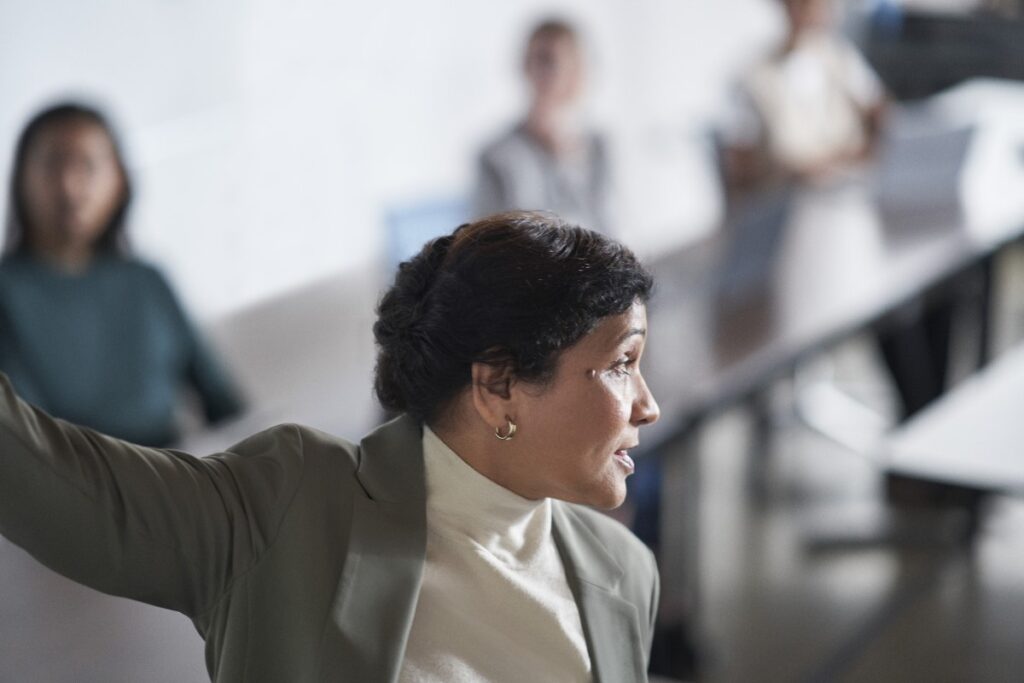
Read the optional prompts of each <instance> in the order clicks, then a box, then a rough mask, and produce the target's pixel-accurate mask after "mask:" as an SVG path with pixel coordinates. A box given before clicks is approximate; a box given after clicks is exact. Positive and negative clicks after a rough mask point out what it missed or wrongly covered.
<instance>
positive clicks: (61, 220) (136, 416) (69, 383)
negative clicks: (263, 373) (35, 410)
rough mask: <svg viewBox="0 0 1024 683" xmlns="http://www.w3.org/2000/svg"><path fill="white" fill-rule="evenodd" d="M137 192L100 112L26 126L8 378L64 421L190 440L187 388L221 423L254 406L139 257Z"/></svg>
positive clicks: (17, 173) (75, 109) (155, 439)
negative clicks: (129, 219)
mask: <svg viewBox="0 0 1024 683" xmlns="http://www.w3.org/2000/svg"><path fill="white" fill-rule="evenodd" d="M131 195H132V189H131V180H130V178H129V177H128V173H127V170H126V165H125V162H124V158H123V155H122V153H121V151H120V149H119V146H118V143H117V140H116V137H115V135H114V133H113V130H112V128H111V126H110V125H109V124H108V122H107V120H106V118H105V117H104V116H103V115H102V114H101V113H100V112H98V111H97V110H95V109H92V108H89V107H87V106H83V105H80V104H76V103H64V104H59V105H57V106H54V107H51V108H48V109H46V110H45V111H43V112H41V113H39V114H38V115H36V116H35V117H34V118H33V119H32V120H31V121H30V122H29V123H28V125H27V126H26V127H25V128H24V130H23V132H22V134H21V137H20V138H19V140H18V143H17V146H16V148H15V153H14V162H13V166H12V174H11V195H10V203H9V211H8V219H7V240H6V247H5V255H4V258H3V261H2V263H0V370H2V371H3V372H5V373H7V375H8V376H9V377H10V379H11V381H12V382H13V383H14V385H15V387H17V390H18V391H19V392H20V393H21V394H22V395H23V396H25V397H26V398H27V399H28V400H29V401H31V402H33V403H35V404H36V405H38V406H40V407H42V408H43V409H44V410H49V411H52V412H53V414H54V415H57V416H59V417H62V418H64V419H67V420H70V421H72V422H76V423H79V424H82V425H86V426H89V427H92V428H95V429H98V430H100V431H103V432H106V433H108V434H111V435H113V436H117V437H120V438H123V439H128V440H130V441H134V442H136V443H140V444H145V445H152V446H166V445H169V444H171V443H173V442H174V441H175V439H176V438H177V436H178V428H177V423H176V422H177V421H176V411H177V409H178V407H179V405H180V399H181V389H182V388H183V386H185V385H188V386H190V387H191V388H193V389H194V390H195V393H196V394H197V395H198V398H199V400H200V402H201V404H202V410H203V413H204V415H205V418H206V420H207V421H209V422H217V421H220V420H224V419H226V418H229V417H231V416H233V415H236V414H238V413H239V412H240V410H241V408H242V402H241V399H240V396H239V393H238V391H237V390H236V388H235V387H234V385H233V384H232V382H231V381H230V380H229V378H228V377H227V375H226V374H225V373H224V371H223V369H222V368H221V366H220V364H219V363H218V362H217V360H216V358H214V356H213V355H212V354H211V352H210V350H209V349H207V348H206V347H205V346H204V344H203V342H202V341H201V340H200V339H199V337H198V336H197V334H196V331H195V329H194V328H193V326H192V325H191V323H190V322H189V320H188V318H187V317H186V315H185V314H184V312H183V311H182V309H181V306H180V305H179V303H178V301H177V299H176V297H175V295H174V294H173V292H172V291H171V289H170V287H169V286H168V283H167V281H166V280H165V279H164V277H163V276H162V275H161V274H160V273H159V271H157V270H156V269H155V268H154V267H153V266H151V265H148V264H146V263H143V262H142V261H140V260H138V259H137V258H135V257H134V256H132V254H131V251H130V249H129V248H128V245H127V241H126V239H125V217H126V214H127V211H128V207H129V203H130V200H131Z"/></svg>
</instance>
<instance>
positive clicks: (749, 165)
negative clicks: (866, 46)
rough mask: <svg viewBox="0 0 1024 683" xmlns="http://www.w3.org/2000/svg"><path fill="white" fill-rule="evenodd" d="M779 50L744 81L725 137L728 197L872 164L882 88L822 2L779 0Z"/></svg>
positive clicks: (744, 78) (727, 125)
mask: <svg viewBox="0 0 1024 683" xmlns="http://www.w3.org/2000/svg"><path fill="white" fill-rule="evenodd" d="M780 4H781V5H782V7H783V9H784V11H785V15H786V20H787V28H786V33H785V37H784V39H783V41H782V44H781V45H780V46H779V48H778V49H777V50H775V51H774V52H773V53H772V54H771V55H769V56H768V58H767V59H765V60H764V61H762V62H761V63H759V64H757V65H756V66H755V67H754V68H753V69H751V70H750V71H749V72H748V73H746V74H745V75H744V76H743V78H742V80H741V83H740V86H739V88H738V90H737V93H736V95H735V103H734V105H733V107H732V110H731V112H730V116H729V120H728V121H727V122H726V125H725V127H724V129H723V132H722V142H723V146H724V150H723V152H724V155H723V156H724V158H723V164H724V169H723V170H724V173H725V179H726V183H727V187H728V188H729V190H730V191H740V192H742V191H744V190H750V189H755V188H763V187H765V186H771V185H778V184H784V183H789V182H794V181H797V182H801V181H810V182H813V181H815V180H816V179H821V178H823V177H825V176H828V175H830V174H833V173H835V172H837V171H840V170H842V169H843V168H846V167H848V166H850V165H855V164H858V163H860V162H862V161H864V160H866V159H868V158H870V157H871V155H872V153H873V152H874V150H875V148H876V145H877V142H878V137H879V131H880V124H881V120H882V113H883V110H884V105H885V95H884V90H883V87H882V85H881V83H880V81H879V80H878V78H877V77H876V76H875V74H874V72H873V71H872V70H871V67H870V66H868V64H867V62H865V61H864V59H863V58H862V57H861V55H860V53H859V52H858V51H857V50H856V48H855V47H854V46H853V45H852V44H851V43H849V42H848V41H847V40H846V39H844V38H843V37H842V36H840V35H839V34H837V33H836V32H834V31H833V30H832V28H831V17H830V9H829V3H828V1H827V0H780Z"/></svg>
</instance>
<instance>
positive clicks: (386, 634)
mask: <svg viewBox="0 0 1024 683" xmlns="http://www.w3.org/2000/svg"><path fill="white" fill-rule="evenodd" d="M356 478H357V480H358V481H359V484H360V485H361V487H362V489H363V491H364V492H365V494H366V495H365V496H361V495H358V493H357V494H356V495H354V496H353V499H352V522H351V526H350V528H349V533H348V549H347V553H346V559H345V565H344V567H343V569H342V573H341V578H340V580H339V581H338V588H337V590H336V591H335V598H334V604H333V606H332V608H331V612H332V614H331V620H330V623H329V624H328V625H327V631H326V632H325V634H324V637H325V642H324V646H323V654H324V659H323V668H322V673H321V679H322V680H324V681H334V680H345V681H349V680H351V681H366V682H367V683H393V682H394V681H397V680H398V675H399V673H400V672H401V664H402V659H403V657H404V655H405V645H406V642H407V641H408V638H409V630H410V629H411V628H412V621H413V617H414V616H415V613H416V602H417V600H418V599H419V591H420V583H421V582H422V579H423V564H424V558H425V556H426V539H427V532H426V486H425V484H424V477H423V445H422V427H421V426H420V423H419V422H418V421H416V420H414V419H413V418H410V417H408V416H402V417H399V418H397V419H395V420H392V421H391V422H389V423H387V424H385V425H383V426H382V427H380V428H378V429H377V430H376V431H374V432H372V433H371V434H369V435H368V436H367V437H366V438H364V439H363V441H362V442H361V443H360V459H359V465H358V467H357V470H356Z"/></svg>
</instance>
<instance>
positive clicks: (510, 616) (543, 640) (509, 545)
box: [400, 427, 591, 683]
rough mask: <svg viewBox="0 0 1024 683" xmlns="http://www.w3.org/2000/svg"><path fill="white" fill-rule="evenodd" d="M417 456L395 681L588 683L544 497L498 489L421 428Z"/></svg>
mask: <svg viewBox="0 0 1024 683" xmlns="http://www.w3.org/2000/svg"><path fill="white" fill-rule="evenodd" d="M423 457H424V462H425V471H426V485H427V557H426V564H425V566H424V570H423V584H422V586H421V587H420V595H419V601H418V602H417V603H416V614H415V617H414V618H413V623H412V631H411V632H410V634H409V642H408V645H407V646H406V650H405V660H404V662H403V663H402V673H401V677H400V681H401V682H402V683H413V682H415V683H434V682H437V683H441V682H444V683H482V682H484V681H487V682H488V683H498V682H503V681H509V682H515V683H521V682H522V681H535V682H537V683H543V682H545V681H551V682H552V683H555V682H557V683H572V682H574V681H590V680H591V671H590V656H589V654H588V653H587V644H586V641H585V639H584V637H583V625H582V623H581V622H580V615H579V610H578V609H577V607H576V602H575V600H574V599H573V596H572V592H571V591H570V589H569V584H568V582H567V581H566V577H565V569H564V568H563V566H562V561H561V558H560V557H559V555H558V550H557V548H556V547H555V542H554V538H553V537H552V534H551V501H550V500H549V499H544V500H527V499H526V498H522V497H520V496H518V495H516V494H514V493H512V492H511V491H509V490H508V489H505V488H503V487H501V486H499V485H498V484H496V483H494V482H493V481H491V480H490V479H488V478H486V477H484V476H483V475H482V474H480V473H478V472H477V471H476V470H474V469H473V468H472V467H470V466H469V465H468V464H467V463H466V462H465V461H464V460H462V458H460V457H459V456H458V455H456V454H455V453H454V452H453V451H452V450H451V449H450V448H448V446H446V445H445V444H444V442H442V441H441V440H440V439H439V438H438V437H437V436H436V435H435V434H434V433H433V432H432V431H430V429H429V428H426V427H424V429H423Z"/></svg>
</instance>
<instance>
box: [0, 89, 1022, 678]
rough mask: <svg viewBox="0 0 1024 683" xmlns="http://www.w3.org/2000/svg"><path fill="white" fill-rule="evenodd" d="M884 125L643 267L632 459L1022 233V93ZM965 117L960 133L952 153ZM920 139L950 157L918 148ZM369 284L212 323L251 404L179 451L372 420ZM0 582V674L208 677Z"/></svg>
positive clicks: (184, 652)
mask: <svg viewBox="0 0 1024 683" xmlns="http://www.w3.org/2000/svg"><path fill="white" fill-rule="evenodd" d="M922 122H923V123H922ZM896 124H897V126H901V125H906V127H907V130H908V131H909V132H908V133H907V136H906V138H905V139H904V140H903V142H907V141H908V140H909V143H908V144H906V145H904V146H903V147H902V148H901V147H900V145H901V144H903V143H902V142H900V141H899V140H897V141H896V142H894V143H893V145H894V148H896V149H901V150H902V151H901V152H900V153H899V154H896V155H894V156H893V157H892V158H886V159H884V160H883V165H882V167H881V168H878V169H874V170H870V169H869V170H866V171H865V172H864V173H862V174H857V175H851V176H845V177H837V178H832V179H829V180H827V181H823V182H821V183H820V184H817V185H815V186H813V187H808V188H803V189H800V190H797V191H794V192H785V193H783V194H781V195H779V196H777V197H768V198H766V201H765V203H764V204H763V205H761V206H760V207H758V208H757V209H756V210H754V211H750V212H748V213H747V215H745V216H742V217H741V218H740V219H738V220H737V221H735V222H734V224H733V225H732V226H731V227H729V228H728V229H723V230H720V231H718V232H716V233H714V234H713V235H711V236H709V237H707V238H705V239H702V240H701V241H699V242H697V243H695V244H690V245H687V246H685V247H683V248H680V249H679V250H677V251H675V252H672V253H669V254H666V255H664V256H662V257H660V258H658V259H656V260H655V261H654V262H653V263H652V264H651V265H652V269H653V270H654V273H655V277H656V290H657V291H656V294H655V298H654V299H653V300H652V302H651V304H650V307H649V321H650V322H649V325H650V336H649V342H648V350H647V355H646V358H645V361H644V366H645V369H644V372H645V376H646V377H647V379H648V382H649V384H650V385H651V388H652V390H653V391H654V393H655V395H656V397H657V398H658V400H659V403H660V404H661V409H662V416H663V417H662V420H661V421H660V422H659V423H658V424H657V425H654V426H653V427H651V428H649V429H647V430H645V431H646V432H647V433H646V434H643V433H642V434H641V438H642V439H643V441H644V444H643V448H644V451H645V452H651V451H653V450H656V449H657V448H658V447H659V446H661V445H664V444H666V443H668V442H670V441H672V440H674V439H676V438H677V437H679V436H680V435H683V434H686V433H688V432H689V430H690V429H691V427H692V426H693V425H694V424H698V423H699V422H700V420H701V419H702V418H703V417H704V416H707V415H709V414H712V413H714V412H715V411H717V410H719V409H721V408H724V407H727V406H729V405H734V404H736V403H738V402H741V401H743V400H746V399H747V398H749V397H750V396H752V395H754V394H756V393H757V392H758V391H760V390H762V389H763V388H764V387H766V386H767V385H768V384H769V383H770V382H772V381H774V379H776V378H777V377H779V376H781V375H782V374H784V373H786V372H788V371H789V370H790V369H792V368H793V367H794V366H795V365H796V364H798V363H799V362H801V361H802V360H803V359H804V358H807V357H808V356H810V355H812V354H815V353H818V352H821V351H823V350H826V349H827V348H829V347H830V346H831V345H833V344H835V343H837V342H840V341H842V340H843V339H845V338H847V337H849V336H851V335H854V334H857V333H860V332H862V331H864V330H865V329H868V328H870V327H872V326H875V325H879V324H884V322H885V320H886V318H887V317H888V316H893V315H899V314H900V311H901V310H904V309H905V307H908V306H911V307H912V306H913V305H914V303H915V301H918V300H920V299H921V297H924V296H929V295H931V294H932V293H934V292H935V291H936V290H937V289H941V288H943V287H954V288H956V287H957V282H958V278H959V277H960V276H961V275H963V274H964V273H968V272H969V271H970V270H971V269H974V268H977V267H979V265H980V266H983V265H984V263H985V262H986V261H987V260H988V259H990V258H991V257H992V256H993V255H994V254H996V253H997V252H998V251H999V250H1000V249H1001V248H1002V247H1003V246H1005V245H1007V244H1009V243H1011V242H1013V241H1015V240H1017V239H1018V238H1019V237H1020V236H1021V235H1022V234H1024V88H1022V87H1021V86H1020V85H1019V84H1008V83H998V82H978V83H972V84H968V85H965V86H962V87H960V88H957V89H955V90H954V91H953V92H950V93H945V94H943V95H940V96H938V97H937V98H933V100H932V101H930V102H929V103H927V105H922V106H920V107H916V108H914V109H913V110H908V111H906V112H904V114H901V115H899V116H897V117H896ZM964 126H967V127H968V128H971V129H973V132H972V133H971V134H970V139H969V144H968V145H966V146H965V147H964V148H963V149H962V150H960V151H962V152H963V154H962V155H961V154H960V153H959V151H958V149H959V148H958V147H957V145H959V144H960V142H962V141H963V138H962V136H960V133H959V132H958V131H960V129H962V128H964ZM922 131H923V132H922ZM935 131H938V132H935ZM897 132H898V131H897ZM929 136H934V137H929ZM938 141H945V142H942V143H941V144H947V143H948V145H949V146H951V147H952V148H953V149H952V151H951V152H950V153H949V154H946V155H945V156H944V155H943V154H939V156H938V157H933V156H932V155H931V154H930V151H929V150H930V149H931V147H932V146H933V145H932V142H936V144H939V143H938ZM940 146H941V145H940ZM950 164H953V166H950ZM944 165H945V166H944ZM946 166H950V167H948V168H947V167H946ZM378 283H379V281H373V280H367V279H366V278H357V279H356V280H354V281H352V282H349V281H339V282H332V283H325V284H324V285H323V286H320V287H318V288H314V289H311V290H309V291H308V292H305V293H302V294H301V296H300V297H299V298H298V299H296V298H295V297H291V298H289V299H286V300H282V301H280V302H277V303H276V304H274V305H275V306H276V308H275V309H274V311H275V315H274V316H267V315H263V314H259V315H257V314H251V315H242V316H238V317H236V318H234V319H233V320H232V321H230V322H229V323H228V324H223V325H221V328H220V329H219V330H215V333H216V336H217V337H218V339H219V340H220V342H221V345H222V346H227V349H226V350H227V351H228V352H229V353H232V352H236V353H235V354H234V355H235V356H236V357H237V358H236V362H237V363H239V364H240V365H241V366H243V370H245V369H249V370H251V373H250V375H251V376H252V377H255V378H256V379H255V380H254V381H256V382H257V383H258V384H257V385H255V393H256V395H257V398H258V399H259V400H258V401H257V405H258V407H257V411H256V414H255V416H254V417H251V418H250V419H249V420H248V421H245V422H243V423H240V424H239V425H235V426H234V427H232V428H230V429H228V430H226V431H222V432H220V433H215V434H206V435H199V436H197V437H195V438H193V439H192V440H191V441H190V442H189V444H188V447H189V448H190V449H191V450H193V451H195V452H206V451H209V450H214V449H215V448H217V447H223V445H224V444H226V443H227V442H228V441H229V440H230V439H233V438H235V437H236V436H239V435H241V434H243V433H246V432H248V431H252V430H253V429H255V428H259V427H260V426H266V424H268V423H272V422H277V421H285V420H300V421H303V422H306V423H311V424H313V426H316V427H320V428H323V429H326V430H328V431H332V432H334V433H338V434H341V435H342V436H345V437H348V438H358V436H359V435H360V434H361V433H362V432H363V431H365V430H366V429H367V428H368V427H369V426H371V424H372V422H373V421H374V420H375V419H376V418H377V417H378V415H377V413H376V412H375V410H374V409H373V408H372V405H373V404H372V398H371V392H370V386H371V385H370V377H371V372H372V366H373V346H372V340H371V338H370V336H369V323H370V321H372V305H373V299H374V298H375V288H376V286H377V284H378ZM346 310H354V311H356V313H354V314H346V313H344V311H346ZM263 313H266V311H263ZM275 316H276V318H275ZM352 326H358V331H353V329H351V328H352ZM304 329H308V330H309V332H310V333H309V334H303V330H304ZM314 330H315V331H316V333H313V331H314ZM296 377H298V379H296ZM300 380H301V381H300ZM300 385H301V387H305V389H300ZM282 387H286V388H287V389H288V390H292V389H294V391H296V392H299V393H301V392H302V391H305V392H306V393H305V394H304V395H303V396H302V397H300V398H297V399H294V400H292V401H291V402H290V403H288V404H287V405H285V404H284V403H281V402H278V403H275V402H274V400H275V399H274V397H280V396H283V395H285V394H287V393H288V391H285V390H283V389H282ZM259 406H262V407H259ZM640 455H641V457H643V452H642V453H641V454H640ZM678 471H679V472H683V473H686V472H687V471H688V470H686V469H685V468H684V469H682V470H678ZM675 483H676V484H678V486H677V487H676V488H672V487H673V482H672V481H671V477H669V480H667V481H666V494H682V495H681V496H680V497H681V501H680V502H681V504H682V507H676V508H672V507H671V505H672V501H669V505H667V506H666V507H665V508H664V509H665V510H669V511H671V510H673V509H674V510H675V511H676V512H678V513H679V514H680V515H682V516H684V517H686V516H688V515H689V516H691V518H690V519H684V520H683V524H684V525H685V527H686V529H688V530H689V531H690V532H692V530H693V529H694V528H695V526H694V524H695V523H694V521H693V519H692V515H693V514H694V513H695V510H696V507H695V506H694V505H692V502H690V501H687V500H686V499H687V495H686V493H687V491H690V492H694V493H696V492H695V491H694V490H693V487H695V486H696V483H697V478H696V477H692V476H691V477H690V479H689V481H683V482H675ZM680 487H681V488H680ZM687 487H689V488H687ZM185 504H187V502H186V503H185ZM684 535H685V538H678V537H674V536H671V535H666V536H664V537H663V540H662V546H663V548H662V553H663V555H662V558H661V561H662V571H663V575H664V588H665V593H666V595H667V597H668V599H670V600H671V599H678V598H679V597H680V596H684V597H685V594H686V592H687V591H690V590H693V585H692V584H693V581H694V580H695V576H696V573H695V571H694V570H693V567H694V557H695V556H696V555H697V553H698V551H699V544H698V543H697V542H696V541H695V538H696V536H695V534H693V533H687V534H684ZM0 576H2V577H3V580H2V581H0V615H2V618H0V680H48V681H92V680H96V681H100V680H102V681H137V680H146V681H161V680H168V681H170V680H174V681H185V682H187V681H192V680H196V681H199V680H206V676H205V669H204V667H203V656H202V643H201V642H200V640H199V638H198V636H197V635H196V634H195V632H194V631H193V630H192V628H191V625H190V624H189V622H188V621H187V620H186V619H185V618H184V617H182V616H181V615H175V614H172V613H169V612H166V611H164V610H159V609H156V608H151V607H146V606H143V605H137V604H133V603H130V602H129V601H126V600H122V599H117V598H110V597H107V596H103V595H100V594H99V593H95V592H93V591H91V590H89V589H85V588H81V587H78V586H76V585H74V584H72V583H71V582H69V581H67V580H65V579H63V578H61V577H59V576H56V575H55V574H53V573H52V572H49V571H48V570H46V569H44V568H42V567H40V566H39V565H38V564H36V563H35V562H34V561H33V560H31V559H30V558H28V557H27V556H26V555H25V554H24V553H23V552H22V551H21V550H20V549H17V548H15V547H14V546H13V545H11V544H10V543H8V542H6V541H2V540H0Z"/></svg>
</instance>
